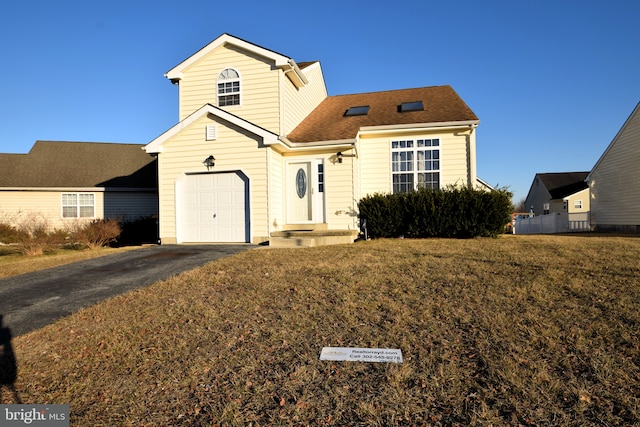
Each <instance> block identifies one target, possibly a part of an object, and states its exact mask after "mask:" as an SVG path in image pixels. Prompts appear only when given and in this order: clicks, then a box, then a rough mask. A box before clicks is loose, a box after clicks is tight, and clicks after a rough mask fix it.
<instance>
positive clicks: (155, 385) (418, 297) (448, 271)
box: [1, 236, 640, 426]
mask: <svg viewBox="0 0 640 427" xmlns="http://www.w3.org/2000/svg"><path fill="white" fill-rule="evenodd" d="M639 249H640V239H638V238H629V237H626V238H625V237H577V236H566V237H558V236H556V237H549V236H528V237H527V236H504V237H502V238H499V239H475V240H446V239H441V240H440V239H437V240H436V239H434V240H377V241H369V242H359V243H356V244H354V245H346V246H336V247H322V248H311V249H295V250H287V249H281V250H254V251H249V252H245V253H242V254H239V255H236V256H233V257H230V258H226V259H223V260H220V261H216V262H213V263H210V264H208V265H206V266H204V267H202V268H198V269H195V270H192V271H190V272H186V273H184V274H181V275H180V276H177V277H175V278H172V279H170V280H167V281H165V282H162V283H158V284H156V285H154V286H151V287H148V288H146V289H142V290H139V291H135V292H132V293H129V294H126V295H123V296H121V297H118V298H114V299H112V300H110V301H108V302H106V303H103V304H100V305H97V306H95V307H92V308H88V309H85V310H82V311H80V312H79V313H76V314H74V315H72V316H70V317H68V318H65V319H63V320H61V321H59V322H58V323H56V324H55V325H52V326H50V327H46V328H43V329H41V330H38V331H35V332H33V333H30V334H28V335H25V336H21V337H18V338H15V339H14V341H13V345H14V348H15V354H16V359H17V361H18V365H19V377H18V381H17V382H16V389H17V391H18V394H19V396H20V399H21V400H22V401H23V402H30V403H44V402H51V403H69V404H70V405H71V412H72V414H71V415H72V425H93V426H100V425H104V426H113V425H150V426H151V425H153V426H155V425H194V426H195V425H198V426H199V425H254V426H268V425H319V426H321V425H358V426H359V425H362V426H388V425H407V426H410V425H411V426H412V425H518V424H519V425H576V426H577V425H631V424H637V423H640V413H639V409H638V404H639V397H638V390H640V340H639V338H640V337H639V335H640V332H639V326H640V287H639V284H638V277H640V262H639V261H640V255H639V254H640V250H639ZM323 346H345V347H351V346H357V347H387V348H400V349H401V350H402V352H403V356H404V363H403V364H376V363H357V362H354V363H349V362H327V361H320V360H319V354H320V350H321V348H322V347H323ZM1 400H2V401H3V402H10V401H12V396H11V394H10V393H7V392H5V393H3V394H2V397H1Z"/></svg>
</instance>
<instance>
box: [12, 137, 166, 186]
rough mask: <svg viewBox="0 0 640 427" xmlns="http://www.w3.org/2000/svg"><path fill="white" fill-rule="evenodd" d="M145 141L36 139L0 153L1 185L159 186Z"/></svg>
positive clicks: (154, 164)
mask: <svg viewBox="0 0 640 427" xmlns="http://www.w3.org/2000/svg"><path fill="white" fill-rule="evenodd" d="M143 147H144V145H142V144H117V143H102V142H67V141H36V143H35V144H34V145H33V147H32V148H31V150H30V151H29V153H27V154H0V188H40V187H55V188H72V187H76V188H78V187H84V188H86V187H101V188H102V187H104V188H132V189H133V188H139V189H155V188H157V186H158V184H157V182H158V181H157V162H156V159H155V158H154V157H152V156H150V155H149V154H147V153H146V152H145V151H144V150H143Z"/></svg>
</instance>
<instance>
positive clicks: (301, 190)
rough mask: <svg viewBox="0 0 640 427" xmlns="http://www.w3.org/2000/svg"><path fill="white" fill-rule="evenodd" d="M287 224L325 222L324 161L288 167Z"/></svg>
mask: <svg viewBox="0 0 640 427" xmlns="http://www.w3.org/2000/svg"><path fill="white" fill-rule="evenodd" d="M287 222H288V223H289V224H314V223H321V222H324V164H323V163H322V159H316V160H308V161H295V162H289V164H288V165H287Z"/></svg>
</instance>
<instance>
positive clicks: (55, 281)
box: [0, 245, 255, 336]
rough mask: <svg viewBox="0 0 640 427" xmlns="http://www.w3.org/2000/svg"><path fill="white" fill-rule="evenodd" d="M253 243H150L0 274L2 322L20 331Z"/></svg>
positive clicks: (51, 321)
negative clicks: (3, 276) (39, 268)
mask: <svg viewBox="0 0 640 427" xmlns="http://www.w3.org/2000/svg"><path fill="white" fill-rule="evenodd" d="M251 248H255V246H252V245H161V246H150V247H143V248H141V249H136V250H131V251H125V252H121V253H118V254H113V255H107V256H104V257H99V258H94V259H90V260H86V261H79V262H75V263H72V264H67V265H63V266H60V267H55V268H50V269H47V270H42V271H37V272H33V273H27V274H22V275H20V276H14V277H9V278H6V279H0V319H2V320H1V321H2V326H3V327H5V328H9V329H10V330H11V334H12V335H13V336H18V335H22V334H25V333H27V332H29V331H32V330H34V329H38V328H40V327H42V326H45V325H48V324H50V323H53V322H55V321H56V320H57V319H59V318H61V317H63V316H67V315H69V314H71V313H73V312H75V311H77V310H79V309H80V308H83V307H87V306H90V305H93V304H95V303H97V302H100V301H103V300H106V299H108V298H111V297H114V296H116V295H119V294H123V293H125V292H128V291H131V290H134V289H139V288H142V287H145V286H148V285H151V284H153V283H156V282H158V281H161V280H165V279H168V278H169V277H171V276H174V275H176V274H178V273H181V272H183V271H186V270H191V269H193V268H195V267H199V266H201V265H204V264H206V263H207V262H209V261H213V260H216V259H219V258H223V257H227V256H230V255H233V254H237V253H239V252H242V251H245V250H248V249H251Z"/></svg>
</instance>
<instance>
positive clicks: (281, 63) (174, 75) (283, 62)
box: [164, 33, 301, 83]
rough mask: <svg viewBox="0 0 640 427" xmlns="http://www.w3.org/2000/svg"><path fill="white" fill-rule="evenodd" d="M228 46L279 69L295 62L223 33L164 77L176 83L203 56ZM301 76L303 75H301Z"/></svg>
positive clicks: (298, 70) (298, 71)
mask: <svg viewBox="0 0 640 427" xmlns="http://www.w3.org/2000/svg"><path fill="white" fill-rule="evenodd" d="M226 44H230V45H233V46H237V47H239V48H241V49H245V50H248V51H250V52H253V53H255V54H257V55H260V56H263V57H266V58H269V59H272V60H273V61H275V64H276V66H277V67H287V66H291V63H290V61H291V62H293V60H292V59H291V58H289V57H287V56H285V55H282V54H280V53H278V52H275V51H273V50H270V49H267V48H264V47H262V46H258V45H257V44H254V43H251V42H248V41H246V40H243V39H241V38H238V37H235V36H232V35H231V34H228V33H223V34H221V35H220V36H219V37H218V38H216V39H215V40H213V41H212V42H210V43H209V44H207V45H206V46H204V47H202V48H200V50H198V51H197V52H196V53H194V54H193V55H191V56H189V57H188V58H187V59H185V60H184V61H182V62H180V63H179V64H178V65H176V66H175V67H173V68H172V69H170V70H169V71H167V72H166V73H165V74H164V75H165V77H166V78H168V79H169V80H171V81H172V82H174V83H175V82H176V81H179V80H181V79H182V71H183V70H184V69H185V68H187V67H189V66H190V65H192V64H193V63H194V62H196V61H198V60H199V59H200V58H202V57H203V56H205V55H207V54H208V53H209V52H211V51H213V50H214V49H217V48H218V47H220V46H224V45H226ZM293 64H295V62H293ZM295 68H297V66H295V67H294V69H295ZM295 72H296V73H300V69H299V68H297V71H295ZM300 74H301V73H300Z"/></svg>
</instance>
